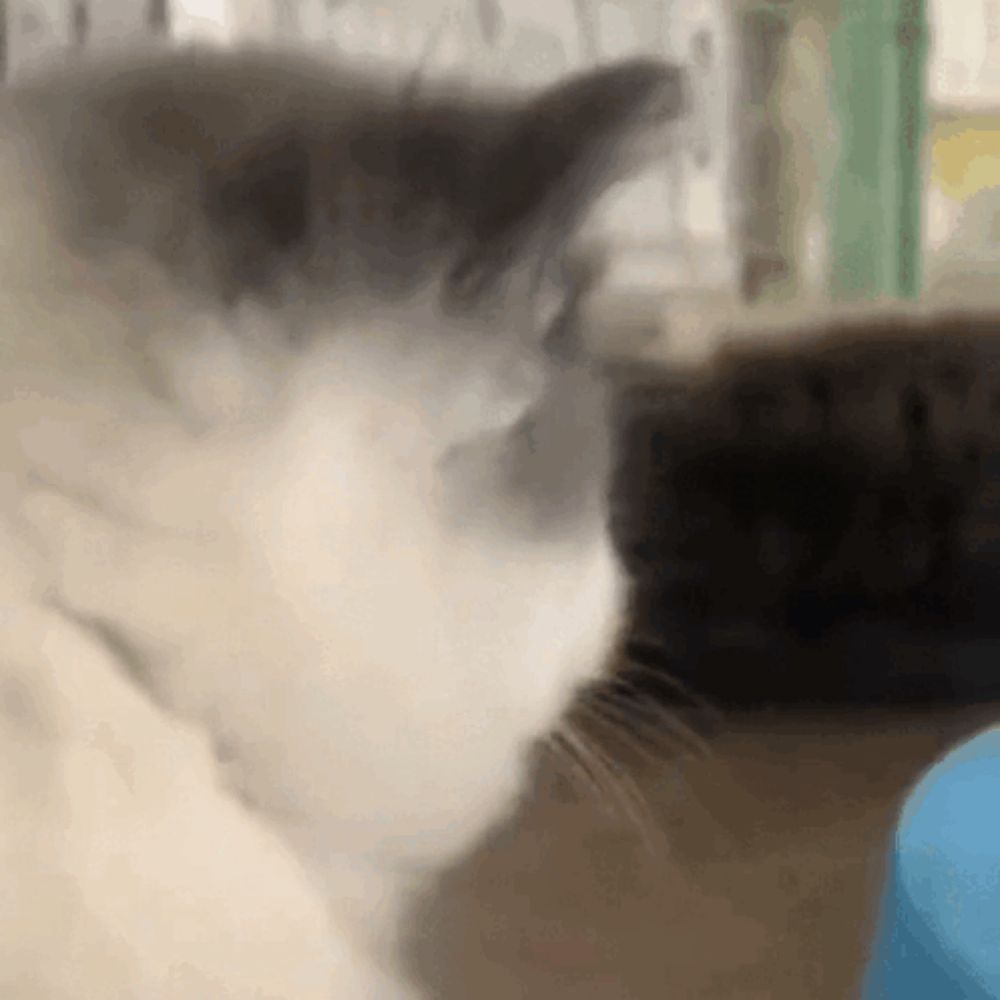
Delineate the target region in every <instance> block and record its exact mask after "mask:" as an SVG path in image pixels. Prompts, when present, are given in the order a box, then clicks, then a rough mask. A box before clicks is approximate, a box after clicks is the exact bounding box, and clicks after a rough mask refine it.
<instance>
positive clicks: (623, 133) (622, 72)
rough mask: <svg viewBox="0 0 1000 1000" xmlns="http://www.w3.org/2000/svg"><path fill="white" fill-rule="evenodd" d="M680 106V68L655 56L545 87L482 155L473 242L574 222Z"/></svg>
mask: <svg viewBox="0 0 1000 1000" xmlns="http://www.w3.org/2000/svg"><path fill="white" fill-rule="evenodd" d="M686 110H687V97H686V85H685V78H684V74H683V71H682V70H680V69H679V68H678V67H676V66H672V65H669V64H667V63H663V62H659V61H655V60H646V59H637V60H632V61H629V62H624V63H617V64H613V65H610V66H605V67H600V68H598V69H595V70H591V71H589V72H587V73H584V74H581V75H578V76H575V77H572V78H570V79H569V80H568V81H565V82H563V83H561V84H558V85H556V86H554V87H552V88H550V89H548V90H546V91H543V92H542V93H541V94H540V95H538V96H536V97H535V98H533V99H532V100H530V101H529V102H527V103H526V104H525V105H524V106H523V107H521V108H519V109H518V110H517V111H516V112H515V114H514V115H513V117H512V119H511V120H510V122H509V124H508V125H507V126H506V127H505V128H504V129H503V132H502V135H501V136H500V138H499V140H498V142H497V144H496V145H495V146H494V148H493V149H491V151H490V155H489V157H488V158H487V161H486V162H485V163H484V165H483V169H482V173H481V175H480V183H479V185H478V188H479V204H478V206H477V208H476V211H475V237H476V240H477V242H478V243H479V244H480V246H488V245H490V244H495V243H498V242H499V243H507V244H510V243H514V244H516V243H517V242H519V240H520V239H521V238H523V237H525V236H527V237H528V238H530V235H531V233H532V232H533V231H537V230H538V229H539V228H544V229H546V230H548V231H550V232H551V231H552V230H557V231H558V230H560V229H562V230H572V229H573V228H574V227H575V226H576V225H577V224H578V223H579V222H580V221H581V220H582V218H583V217H584V216H585V215H586V214H587V212H588V211H589V209H590V208H591V207H592V204H593V202H594V200H595V199H596V198H597V196H598V195H600V194H601V193H603V192H604V191H605V190H606V188H608V187H609V186H610V185H611V184H612V183H613V182H614V181H616V180H618V179H620V178H621V177H622V176H623V175H624V174H628V173H629V172H630V171H633V170H635V169H636V166H637V163H638V162H642V154H643V153H644V152H646V153H647V154H648V151H649V148H650V143H651V141H652V145H653V146H654V147H655V145H656V141H657V139H658V138H659V139H665V137H666V134H667V126H668V125H669V124H670V123H671V122H673V121H676V120H678V119H680V118H682V117H683V116H684V114H685V113H686ZM664 148H665V143H664Z"/></svg>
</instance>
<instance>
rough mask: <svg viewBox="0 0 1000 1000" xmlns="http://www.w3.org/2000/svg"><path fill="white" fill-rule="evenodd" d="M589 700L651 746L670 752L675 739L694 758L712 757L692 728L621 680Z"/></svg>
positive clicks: (707, 745)
mask: <svg viewBox="0 0 1000 1000" xmlns="http://www.w3.org/2000/svg"><path fill="white" fill-rule="evenodd" d="M592 699H593V700H594V702H596V703H598V704H601V705H602V706H603V707H604V708H605V709H606V710H607V711H609V712H613V713H614V715H615V716H616V717H617V718H618V719H620V720H621V724H622V725H623V726H627V727H628V728H629V729H631V730H636V729H637V731H638V732H641V733H642V735H643V736H644V737H645V738H646V739H647V740H648V741H649V742H650V743H653V744H654V745H656V746H658V747H660V748H664V747H667V746H669V750H670V751H673V750H676V749H677V745H676V743H668V741H669V740H671V739H674V740H679V741H681V743H682V745H683V747H684V748H685V749H686V750H688V751H689V752H694V753H695V754H696V755H697V756H701V757H705V756H710V755H711V750H710V748H709V744H708V741H707V739H706V738H705V737H704V736H703V735H702V734H701V733H699V732H698V730H697V729H696V728H695V727H694V726H693V725H691V724H689V723H687V722H685V721H684V720H683V719H682V718H681V717H680V715H679V714H678V713H676V712H672V711H670V709H669V708H667V707H666V706H664V705H662V704H660V703H659V702H657V701H656V700H655V699H654V698H650V697H649V696H647V695H646V694H645V693H644V692H642V691H641V690H639V691H637V690H635V689H634V688H631V687H630V685H629V683H628V681H627V680H626V679H624V678H616V679H615V681H614V682H612V684H609V685H607V686H606V687H604V688H602V689H599V690H597V691H595V692H594V693H593V695H592Z"/></svg>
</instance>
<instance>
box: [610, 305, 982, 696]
mask: <svg viewBox="0 0 1000 1000" xmlns="http://www.w3.org/2000/svg"><path fill="white" fill-rule="evenodd" d="M731 333H732V337H731V338H730V342H729V344H728V346H727V347H726V348H725V349H723V350H722V351H721V352H719V353H718V354H717V355H716V356H715V357H713V358H711V359H710V360H708V361H707V362H706V363H705V364H704V365H703V366H702V367H701V368H696V369H694V370H690V369H689V370H687V371H684V372H681V371H680V370H677V369H671V368H670V366H667V367H666V368H665V369H664V368H660V369H656V370H653V369H650V370H647V371H646V372H644V373H643V374H642V375H641V376H637V375H636V373H635V372H632V373H630V375H629V379H630V383H629V385H628V387H627V388H626V389H625V391H624V392H623V395H622V400H623V402H622V410H621V418H620V419H621V421H622V428H623V429H622V437H621V439H620V449H619V450H620V453H621V454H622V455H623V459H622V463H621V465H620V467H619V471H618V474H617V478H616V483H617V485H616V488H615V497H616V507H617V509H618V510H619V514H618V516H617V518H616V537H617V539H618V542H619V546H620V549H621V552H622V556H623V559H624V561H625V564H626V565H627V566H628V567H629V569H630V572H631V573H632V575H633V576H634V578H635V580H636V588H637V593H636V600H635V608H636V619H637V620H636V624H635V626H634V641H633V643H632V645H633V649H632V654H633V656H634V657H636V658H638V659H639V660H641V661H642V662H644V663H646V664H647V665H649V666H653V667H655V668H656V669H657V670H664V671H667V672H669V673H670V674H671V675H673V676H674V677H675V678H676V679H677V680H680V681H682V682H684V684H686V685H689V686H690V688H691V689H693V690H694V691H696V692H698V693H700V695H701V696H702V697H704V698H708V699H709V700H711V701H712V702H714V703H715V704H717V705H724V706H728V707H730V708H733V709H746V708H761V707H766V706H781V705H783V706H786V707H789V706H792V705H798V706H799V707H800V708H801V707H804V706H812V707H813V708H822V707H825V708H829V707H831V706H833V705H836V704H840V705H846V704H853V705H858V704H868V705H883V706H884V705H887V704H889V705H895V706H899V705H903V704H910V705H913V704H917V703H921V704H927V703H951V702H966V701H977V700H986V699H989V698H996V697H1000V671H998V670H997V668H996V665H995V660H996V657H995V652H994V651H995V649H996V635H995V633H994V632H993V631H992V628H991V622H992V619H993V613H992V611H991V609H992V608H994V607H995V606H996V604H997V600H998V599H1000V589H998V588H1000V573H998V572H997V569H998V567H997V563H996V556H997V548H996V541H995V539H996V535H997V528H996V513H995V509H994V507H995V498H994V496H993V494H994V493H995V480H996V477H997V473H998V467H997V445H998V440H1000V439H998V431H997V427H996V420H997V414H998V413H1000V381H998V378H997V373H998V362H1000V319H998V318H997V316H996V314H995V312H991V311H989V310H982V311H975V310H971V309H964V310H958V309H951V308H949V309H948V310H942V309H940V308H930V307H928V308H926V309H915V308H903V307H901V306H897V307H891V306H879V307H866V308H862V309H857V310H835V311H833V312H832V313H828V314H827V315H825V316H823V317H821V318H819V319H818V320H815V321H812V322H810V321H809V320H807V319H805V320H801V321H799V320H797V319H795V318H794V317H792V318H785V319H784V320H782V321H780V322H771V323H764V324H763V325H761V326H759V327H754V326H753V325H752V324H751V323H750V322H749V321H744V322H743V323H742V324H741V326H737V327H734V329H733V330H732V331H731ZM621 377H623V376H622V375H620V376H619V378H621ZM660 687H661V689H662V687H663V686H662V685H660Z"/></svg>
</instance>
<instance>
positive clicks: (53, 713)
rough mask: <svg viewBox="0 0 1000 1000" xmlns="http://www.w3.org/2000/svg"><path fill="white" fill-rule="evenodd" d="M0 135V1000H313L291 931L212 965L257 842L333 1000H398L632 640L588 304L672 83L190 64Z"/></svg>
mask: <svg viewBox="0 0 1000 1000" xmlns="http://www.w3.org/2000/svg"><path fill="white" fill-rule="evenodd" d="M0 103H2V108H0V130H2V139H0V205H2V209H0V212H2V221H0V232H2V233H3V237H2V241H0V296H2V302H0V315H2V316H3V320H2V326H0V385H2V388H0V448H2V459H3V460H2V462H0V467H2V472H0V553H2V559H3V569H2V572H0V579H2V583H0V588H2V590H0V598H2V604H0V607H2V612H0V613H2V615H3V619H4V628H3V632H2V633H0V650H2V653H0V675H2V684H0V689H2V693H3V697H2V699H0V705H2V706H3V710H2V712H0V737H2V740H3V745H4V747H5V748H6V749H7V750H8V751H9V752H8V753H5V754H4V759H5V764H6V769H5V770H4V771H3V773H2V778H3V780H2V782H0V796H2V797H3V799H4V803H5V804H4V812H5V815H7V814H8V813H9V814H11V815H14V814H15V813H16V814H17V815H18V816H20V817H21V819H20V821H19V823H18V825H16V826H15V827H12V828H11V829H10V830H8V831H7V839H6V840H5V841H3V842H2V843H3V846H4V849H5V851H6V854H7V859H8V861H9V864H5V866H4V875H3V876H2V878H3V880H4V882H5V885H4V886H3V887H0V896H2V897H3V898H4V899H5V900H6V901H7V902H8V906H9V907H11V908H12V909H10V911H9V912H6V913H5V914H4V915H3V917H2V924H3V926H2V927H0V931H2V934H0V938H2V942H0V952H2V954H0V968H2V970H3V971H2V972H0V992H2V993H3V995H5V996H15V995H16V996H17V997H18V998H19V1000H34V998H36V997H38V998H42V997H44V998H46V1000H50V998H51V1000H62V998H67V1000H68V998H70V997H72V998H74V1000H75V998H76V997H79V996H84V995H86V996H109V997H110V996H116V997H124V996H133V997H143V998H144V1000H149V998H164V1000H166V998H173V997H180V996H184V997H185V998H191V997H206V998H207V997H213V998H218V997H223V996H225V997H228V996H233V997H237V996H240V997H243V996H245V997H247V998H249V997H250V996H253V997H259V996H264V995H267V996H278V995H279V994H280V995H282V996H284V995H286V994H285V993H282V992H281V991H282V990H285V989H286V988H287V990H288V993H287V995H289V996H291V995H293V994H294V995H295V996H297V997H298V998H299V1000H302V998H304V997H306V996H307V995H318V994H316V993H310V992H309V989H307V988H306V987H304V986H303V985H302V981H300V982H299V985H297V986H296V987H294V989H293V988H292V987H286V986H283V985H281V984H278V985H275V982H276V980H275V978H274V975H273V974H271V973H268V972H266V970H265V971H260V970H261V969H264V968H265V966H266V961H265V959H266V956H268V955H272V953H273V951H274V948H278V950H281V949H284V950H286V951H287V950H289V949H291V950H292V951H294V949H295V947H297V937H298V935H299V934H300V933H302V934H304V932H299V931H292V930H288V929H284V928H282V927H275V928H273V929H272V930H270V931H269V930H265V929H261V928H257V930H256V931H255V932H254V933H255V934H256V937H255V938H254V940H255V941H259V942H263V943H262V944H261V945H260V948H261V953H260V954H257V948H256V947H249V946H247V945H246V944H245V943H244V944H243V945H241V944H240V941H241V940H243V939H241V938H239V935H237V936H236V938H235V939H227V940H230V944H231V951H229V952H227V951H225V949H222V948H221V946H220V950H219V955H222V956H227V955H228V956H229V958H219V957H218V956H215V957H211V956H210V952H211V949H212V939H211V933H212V927H211V926H210V925H209V924H207V923H206V922H205V921H206V920H207V918H206V917H205V916H204V913H205V912H207V911H205V909H204V906H203V905H202V904H204V903H205V898H207V896H208V895H210V894H211V893H212V892H227V893H232V894H233V898H232V901H231V902H230V903H228V904H227V906H226V907H224V908H227V909H228V910H234V909H235V910H239V909H240V908H241V907H245V908H246V909H247V912H248V913H249V912H256V911H255V910H254V905H255V904H254V903H253V893H254V888H253V886H254V883H255V882H256V881H258V880H259V881H260V882H261V883H262V884H263V882H264V881H266V880H265V877H264V873H261V872H255V871H254V870H253V868H252V866H250V868H249V869H240V868H239V864H238V857H237V855H240V852H241V851H243V850H244V847H242V846H239V845H244V842H246V843H249V840H247V838H249V837H251V833H250V832H247V830H248V829H249V827H247V830H245V829H244V827H240V826H239V824H238V821H237V819H236V818H235V817H236V816H237V813H238V814H239V816H241V817H242V818H243V820H246V818H247V817H251V818H253V822H252V823H251V824H250V825H251V826H253V828H254V829H253V831H252V835H253V836H255V837H258V838H260V837H264V836H265V833H262V832H261V831H262V830H264V831H270V832H267V834H266V835H267V836H268V837H270V834H271V833H276V834H277V840H276V841H275V842H274V843H272V841H271V840H268V844H270V846H269V847H268V848H267V850H269V851H272V854H273V853H274V852H276V851H279V848H280V852H285V851H286V850H287V852H288V857H292V858H294V862H295V866H297V867H296V869H295V870H296V871H300V872H302V873H304V875H303V878H305V879H307V884H308V891H309V892H310V893H313V894H314V895H316V894H318V895H317V896H316V898H318V899H321V900H322V912H323V920H324V921H327V922H328V935H329V936H328V939H327V941H326V944H325V945H324V948H325V953H324V955H323V957H322V961H321V962H320V965H321V966H322V969H321V971H319V972H317V973H316V975H317V976H318V980H316V981H322V982H323V986H322V990H323V995H328V996H330V997H336V998H337V1000H361V998H364V1000H403V998H412V997H416V996H419V995H420V994H419V990H418V987H417V986H415V985H414V984H412V983H411V982H409V981H408V979H407V977H406V975H405V973H404V972H403V971H402V970H401V968H400V965H399V962H398V960H397V958H396V954H395V953H396V949H397V946H398V940H397V936H398V934H399V933H401V930H400V928H401V926H402V924H403V922H404V921H403V916H402V915H403V913H404V912H405V908H406V903H407V901H408V900H409V899H410V898H411V896H412V894H413V893H414V892H417V891H419V889H420V887H421V886H422V885H423V884H424V883H425V881H426V880H427V879H429V878H432V877H433V875H434V873H435V872H437V871H439V870H441V869H442V868H443V867H444V866H446V865H448V864H449V863H451V862H452V861H454V860H455V859H456V858H458V857H460V856H461V855H462V854H463V853H464V852H465V851H467V850H468V849H469V848H470V846H471V845H473V844H475V842H476V841H477V840H478V839H479V838H480V837H481V836H482V835H483V834H484V833H485V832H486V831H488V830H489V829H490V828H491V827H492V826H493V825H494V824H496V823H497V822H498V821H499V820H500V819H502V818H503V817H504V816H505V815H506V814H507V813H508V812H509V811H510V810H511V808H512V807H513V805H514V803H515V802H516V801H517V798H518V795H519V793H520V790H521V788H522V785H523V783H524V781H525V776H526V771H527V768H528V764H529V761H530V755H531V751H532V748H533V747H534V746H536V744H537V743H538V741H539V740H542V739H544V738H545V737H546V735H547V734H549V733H551V732H553V731H554V730H556V729H557V727H558V725H559V722H560V719H561V718H562V717H563V714H564V712H565V711H566V710H567V708H568V706H569V705H570V704H571V703H572V701H573V699H574V697H575V696H576V695H577V693H578V692H580V691H582V690H584V689H586V688H587V687H588V685H592V684H594V683H599V681H600V678H601V676H602V671H603V670H604V669H605V665H606V663H607V662H608V659H609V654H610V652H611V650H612V649H613V648H614V646H615V644H616V642H617V641H618V638H619V635H620V632H621V628H622V620H623V615H624V609H625V606H626V601H627V583H626V579H625V575H624V574H623V572H622V571H621V569H620V566H619V563H618V559H617V556H616V553H615V551H614V546H613V544H612V542H611V539H610V536H609V532H608V528H607V483H608V477H609V474H610V468H611V464H612V458H611V447H612V439H611V434H610V430H609V424H608V419H607V400H606V391H605V386H604V382H603V379H602V376H601V373H600V370H599V369H598V368H597V367H596V366H595V365H593V364H591V363H590V362H589V360H588V358H587V357H586V356H585V353H584V351H583V347H582V345H581V344H580V343H578V342H577V341H576V340H574V338H573V337H572V336H571V331H570V332H569V333H568V332H567V322H568V321H567V317H569V316H571V315H572V314H574V311H575V310H576V308H577V305H578V303H577V302H576V301H575V299H574V292H573V289H572V287H571V286H572V281H571V280H570V277H569V276H571V275H572V274H573V273H574V272H573V266H572V260H573V252H574V246H575V236H576V234H578V233H579V231H580V229H581V226H582V225H583V223H584V221H585V220H586V219H587V217H588V215H589V214H590V213H591V212H592V210H593V209H594V205H595V203H596V201H597V199H598V197H599V196H600V195H601V194H602V193H603V192H604V191H605V190H607V189H608V188H609V187H610V186H611V185H612V184H613V183H615V182H617V181H618V180H619V179H621V178H622V177H623V176H626V175H627V174H628V172H629V171H630V170H633V169H636V168H637V166H638V165H640V164H643V163H645V162H647V159H648V157H649V156H650V155H652V154H654V153H655V152H656V151H657V150H658V149H659V147H660V145H661V143H662V138H663V135H664V134H665V133H666V130H667V128H666V127H667V125H668V124H669V123H670V122H673V121H676V120H679V119H681V118H682V117H683V115H684V108H685V97H684V79H683V74H682V73H681V71H680V70H679V69H677V68H676V67H673V66H669V65H663V64H660V63H658V62H653V61H645V60H635V61H631V62H627V63H621V64H615V65H611V66H604V67H599V68H595V69H593V70H590V71H587V72H583V73H581V74H579V75H577V76H575V77H572V78H570V79H569V80H565V81H562V82H559V83H557V84H554V85H553V86H551V87H550V88H548V89H546V90H544V91H543V92H540V93H531V94H522V93H520V92H517V91H515V90H511V91H510V92H502V91H496V92H489V93H478V92H477V91H476V90H475V88H473V87H471V86H466V87H464V88H459V87H457V86H455V85H454V84H452V85H447V86H446V85H444V84H440V85H438V84H436V83H434V82H433V81H431V80H429V79H418V78H414V77H402V76H400V75H398V74H395V75H394V74H392V73H388V72H382V71H379V70H376V69H373V68H362V67H345V66H333V65H329V64H327V63H326V62H325V61H323V60H321V59H319V58H318V57H312V56H311V57H309V58H306V57H302V56H300V55H298V54H291V53H278V52H266V51H256V52H244V51H232V52H223V51H215V50H208V49H204V50H202V49H192V50H183V51H182V50H172V51H164V52H142V53H137V54H136V55H134V56H133V57H131V58H126V57H118V58H110V57H107V58H105V59H102V60H99V61H95V62H91V63H85V64H82V65H79V66H76V67H72V68H70V69H66V70H63V71H58V72H53V73H50V74H49V75H47V76H45V77H43V78H40V79H37V80H32V81H28V82H25V83H23V84H21V85H19V86H18V87H17V88H12V89H9V90H8V91H7V92H5V93H3V95H2V97H0ZM588 273H589V272H588ZM595 273H596V272H595ZM137 692H141V694H142V697H138V696H137ZM209 751H211V752H209ZM98 786H99V787H98ZM217 786H218V787H221V788H222V789H224V790H225V793H226V795H228V796H230V797H231V800H232V801H229V800H227V801H226V803H223V804H220V802H221V799H222V798H224V796H220V795H218V794H217V792H216V787H217ZM213 795H215V796H216V798H217V799H219V801H216V799H213V798H212V796H213ZM210 799H211V802H210V801H209V800H210ZM234 801H238V802H240V803H242V805H241V808H242V809H243V810H244V811H243V812H239V811H238V810H237V811H233V809H232V808H231V806H232V802H234ZM171 803H172V805H171ZM171 810H173V811H171ZM213 810H214V811H213ZM224 810H229V811H228V812H226V813H225V816H226V817H227V818H226V819H225V823H228V824H229V826H225V825H224V821H223V818H222V816H223V811H224ZM191 817H195V818H191ZM189 819H190V824H194V825H191V826H190V829H189V826H184V825H183V824H184V823H187V822H188V820H189ZM196 820H197V823H196ZM258 821H259V822H258ZM199 823H200V825H197V824H199ZM179 824H180V825H179ZM161 828H162V830H164V831H177V830H183V831H186V832H184V833H178V834H176V839H175V835H174V834H173V833H170V834H167V833H164V834H163V835H162V837H161V838H160V839H159V840H157V841H156V844H155V845H152V846H151V844H150V842H149V838H150V837H156V836H157V834H156V833H155V831H156V830H159V829H161ZM192 830H194V831H195V832H191V831H192ZM240 830H243V831H244V832H242V833H241V832H240ZM182 837H183V838H184V839H181V838H182ZM241 838H242V839H241ZM275 844H277V845H278V846H277V847H276V846H275ZM256 849H257V848H255V850H256ZM246 850H247V851H249V850H250V848H249V847H246ZM260 850H264V848H262V847H261V848H260ZM199 852H201V853H199ZM240 856H242V855H240ZM268 856H269V857H270V856H271V855H268ZM275 856H276V855H275ZM282 857H285V854H282ZM191 858H194V861H192V860H190V859H191ZM198 858H202V859H203V860H202V861H200V862H199V861H198V860H197V859H198ZM283 863H284V862H283ZM275 864H277V862H275ZM191 865H194V866H195V875H194V876H193V877H192V875H191V870H190V869H191ZM198 865H201V866H202V867H201V868H200V869H199V868H198ZM185 866H187V867H185ZM227 866H228V867H227ZM216 869H218V871H219V872H221V873H223V874H219V873H218V872H216ZM230 869H231V871H232V874H231V877H230V875H228V874H225V873H227V872H230ZM182 870H183V871H187V876H185V877H186V878H187V881H186V882H183V884H182V883H181V882H180V881H176V882H175V881H174V880H173V879H174V874H172V873H177V872H181V871H182ZM199 872H200V873H199ZM224 875H225V877H223V876H224ZM177 877H178V878H179V877H180V876H177ZM295 877H297V876H295ZM289 878H292V876H289ZM222 884H224V885H225V886H226V887H227V888H224V889H219V888H218V885H222ZM206 887H207V888H206ZM260 891H262V892H263V891H264V890H263V889H262V890H260ZM185 901H186V902H185ZM206 905H207V904H206ZM185 906H187V907H188V908H187V909H185V908H184V907H185ZM185 914H186V916H184V915H185ZM230 915H231V916H232V914H230ZM238 917H239V914H238V913H237V914H236V916H235V917H234V919H238ZM220 919H221V918H220ZM248 919H249V918H248ZM289 919H291V918H289ZM188 924H193V927H194V929H192V927H191V926H188ZM295 926H296V927H298V926H299V925H298V924H295ZM247 933H249V931H247ZM195 941H203V942H204V944H203V945H199V946H198V947H197V948H196V947H195V944H194V942H195ZM233 941H235V944H234V943H233ZM199 949H200V950H199ZM268 949H271V950H268ZM295 954H299V952H295ZM235 956H238V958H235V960H234V957H235ZM304 961H305V959H303V962H304ZM199 963H204V964H199ZM303 968H304V966H303ZM253 970H256V971H253ZM251 971H253V974H251ZM298 972H299V973H301V976H304V975H305V973H304V972H303V969H302V968H300V969H299V970H298ZM258 973H259V975H261V976H264V977H266V976H267V975H270V976H271V978H270V979H269V980H268V981H267V982H264V981H263V979H259V980H255V979H254V978H253V976H254V975H257V974H258ZM301 976H300V980H301ZM310 982H313V980H310ZM311 988H312V987H311Z"/></svg>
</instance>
